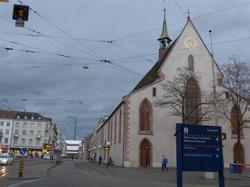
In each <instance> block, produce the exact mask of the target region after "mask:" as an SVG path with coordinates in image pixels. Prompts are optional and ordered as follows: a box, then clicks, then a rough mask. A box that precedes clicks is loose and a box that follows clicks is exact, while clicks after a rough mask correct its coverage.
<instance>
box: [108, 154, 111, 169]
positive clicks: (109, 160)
mask: <svg viewBox="0 0 250 187" xmlns="http://www.w3.org/2000/svg"><path fill="white" fill-rule="evenodd" d="M111 164H112V157H111V156H109V157H108V160H107V168H108V167H109V166H111Z"/></svg>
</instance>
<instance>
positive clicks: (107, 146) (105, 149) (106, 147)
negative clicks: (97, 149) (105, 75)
mask: <svg viewBox="0 0 250 187" xmlns="http://www.w3.org/2000/svg"><path fill="white" fill-rule="evenodd" d="M104 151H107V152H108V156H107V160H108V158H109V151H110V142H106V145H105V147H104Z"/></svg>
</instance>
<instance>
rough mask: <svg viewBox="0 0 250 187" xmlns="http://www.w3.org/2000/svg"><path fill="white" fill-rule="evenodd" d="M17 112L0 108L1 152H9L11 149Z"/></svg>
mask: <svg viewBox="0 0 250 187" xmlns="http://www.w3.org/2000/svg"><path fill="white" fill-rule="evenodd" d="M15 114H16V113H15V112H14V111H3V110H0V153H7V152H8V151H9V149H10V144H11V134H12V126H13V120H14V116H15Z"/></svg>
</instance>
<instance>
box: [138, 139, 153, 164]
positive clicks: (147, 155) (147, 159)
mask: <svg viewBox="0 0 250 187" xmlns="http://www.w3.org/2000/svg"><path fill="white" fill-rule="evenodd" d="M151 152H152V147H151V143H150V142H149V141H148V140H147V139H145V140H143V141H142V142H141V145H140V166H141V167H150V166H151Z"/></svg>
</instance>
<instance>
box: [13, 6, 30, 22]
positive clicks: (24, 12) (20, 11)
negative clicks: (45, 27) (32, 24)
mask: <svg viewBox="0 0 250 187" xmlns="http://www.w3.org/2000/svg"><path fill="white" fill-rule="evenodd" d="M12 18H13V19H14V20H22V21H28V18H29V6H27V5H14V7H13V17H12Z"/></svg>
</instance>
